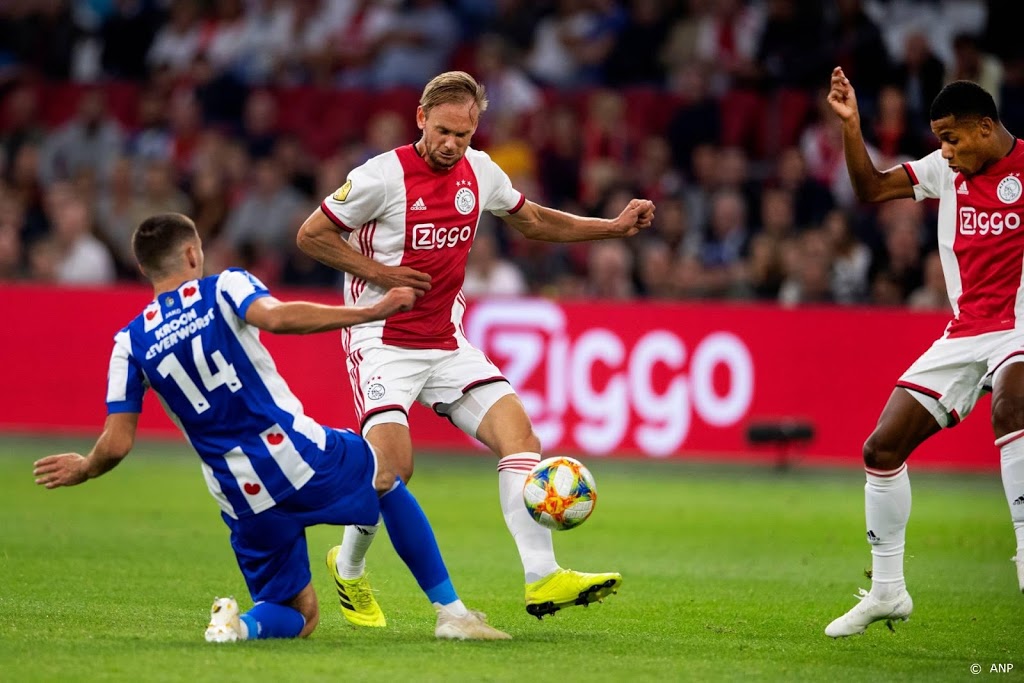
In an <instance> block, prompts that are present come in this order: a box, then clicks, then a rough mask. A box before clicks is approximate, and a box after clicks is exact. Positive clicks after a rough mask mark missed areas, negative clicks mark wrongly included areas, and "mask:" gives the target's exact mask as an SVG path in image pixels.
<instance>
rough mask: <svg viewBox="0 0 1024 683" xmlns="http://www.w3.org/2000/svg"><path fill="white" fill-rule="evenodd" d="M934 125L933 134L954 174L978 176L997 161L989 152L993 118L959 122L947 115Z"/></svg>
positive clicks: (937, 120) (934, 122)
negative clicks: (976, 174) (991, 163)
mask: <svg viewBox="0 0 1024 683" xmlns="http://www.w3.org/2000/svg"><path fill="white" fill-rule="evenodd" d="M931 123H932V132H933V133H935V137H937V138H938V139H939V142H940V143H941V144H942V158H943V159H945V160H946V162H947V163H948V164H949V168H950V169H951V170H952V171H953V172H954V173H958V172H959V173H963V174H964V175H966V176H970V175H974V174H975V173H977V172H979V171H981V170H982V168H984V167H985V166H986V165H987V164H988V163H989V162H991V161H993V159H992V157H991V153H990V151H989V140H991V134H992V121H991V119H987V118H985V119H981V120H975V119H967V120H963V119H961V120H957V118H956V117H954V116H946V117H945V118H941V119H936V120H935V121H932V122H931Z"/></svg>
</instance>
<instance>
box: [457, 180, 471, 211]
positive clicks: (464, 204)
mask: <svg viewBox="0 0 1024 683" xmlns="http://www.w3.org/2000/svg"><path fill="white" fill-rule="evenodd" d="M457 184H458V185H462V187H460V188H459V189H458V191H457V192H456V193H455V210H456V211H458V212H459V213H461V214H462V215H463V216H468V215H469V214H471V213H473V209H475V208H476V195H474V194H473V190H471V189H469V188H468V187H466V185H469V181H468V180H460V181H459V182H458V183H457Z"/></svg>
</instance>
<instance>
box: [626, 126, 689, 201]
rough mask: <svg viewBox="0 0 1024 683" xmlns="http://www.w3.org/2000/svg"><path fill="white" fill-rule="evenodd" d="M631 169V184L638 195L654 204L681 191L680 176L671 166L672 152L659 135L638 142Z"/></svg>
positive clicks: (681, 179)
mask: <svg viewBox="0 0 1024 683" xmlns="http://www.w3.org/2000/svg"><path fill="white" fill-rule="evenodd" d="M633 167H634V168H635V175H634V179H633V183H634V184H635V185H636V186H637V187H638V188H640V195H641V196H643V197H646V198H647V199H650V200H651V201H653V202H655V203H657V202H660V201H661V200H662V199H663V198H665V197H669V196H672V195H677V194H679V192H680V191H682V189H683V178H682V175H681V174H680V173H679V172H678V171H677V170H676V169H675V168H673V166H672V150H671V148H670V147H669V145H668V141H667V140H666V139H665V138H663V137H662V136H660V135H648V136H647V137H645V138H644V139H643V140H642V141H641V142H640V146H639V154H638V156H637V159H636V161H635V162H634V164H633Z"/></svg>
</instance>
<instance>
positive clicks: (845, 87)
mask: <svg viewBox="0 0 1024 683" xmlns="http://www.w3.org/2000/svg"><path fill="white" fill-rule="evenodd" d="M828 103H829V105H831V107H832V111H834V112H835V113H836V116H838V117H839V118H840V119H842V120H843V121H849V120H850V119H851V118H853V117H854V116H857V115H858V113H857V95H856V94H855V93H854V92H853V86H852V85H850V79H848V78H847V77H846V74H844V73H843V67H841V66H837V67H836V68H834V69H832V82H831V87H830V89H829V91H828Z"/></svg>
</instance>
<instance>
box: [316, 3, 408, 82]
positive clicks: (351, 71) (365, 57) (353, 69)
mask: <svg viewBox="0 0 1024 683" xmlns="http://www.w3.org/2000/svg"><path fill="white" fill-rule="evenodd" d="M395 4H396V3H395V2H380V1H379V0H338V1H336V2H325V6H324V9H325V18H324V21H325V23H326V24H327V25H328V26H330V27H331V31H330V34H329V37H328V39H327V45H326V50H325V52H326V58H327V61H328V64H329V65H330V69H331V70H332V71H334V70H337V71H338V72H339V73H338V82H339V83H340V84H341V85H343V86H347V87H367V86H370V85H373V60H374V58H375V56H376V54H377V49H378V46H379V41H380V39H381V38H382V37H383V36H384V35H385V34H386V33H387V32H388V31H390V30H392V29H393V28H394V27H395V23H396V21H397V14H396V12H395V11H394V7H393V5H395Z"/></svg>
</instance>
